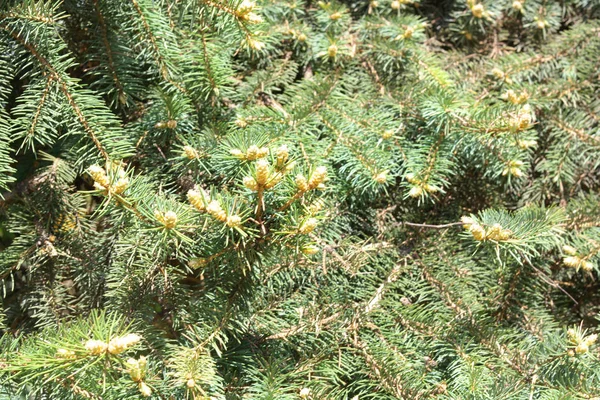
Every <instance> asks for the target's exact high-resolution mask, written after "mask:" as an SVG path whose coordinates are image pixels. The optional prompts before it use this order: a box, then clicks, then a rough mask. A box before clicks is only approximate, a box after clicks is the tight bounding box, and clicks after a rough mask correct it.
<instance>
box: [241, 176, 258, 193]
mask: <svg viewBox="0 0 600 400" xmlns="http://www.w3.org/2000/svg"><path fill="white" fill-rule="evenodd" d="M242 182H243V184H244V186H246V187H247V188H248V189H250V190H253V191H257V190H258V183H256V180H255V179H254V178H253V177H251V176H245V177H244V179H243V181H242Z"/></svg>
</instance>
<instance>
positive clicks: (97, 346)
mask: <svg viewBox="0 0 600 400" xmlns="http://www.w3.org/2000/svg"><path fill="white" fill-rule="evenodd" d="M107 348H108V344H106V343H104V342H103V341H102V340H95V339H90V340H88V341H87V342H85V349H86V350H87V351H88V352H90V353H91V354H94V355H98V354H102V353H104V352H105V351H106V349H107Z"/></svg>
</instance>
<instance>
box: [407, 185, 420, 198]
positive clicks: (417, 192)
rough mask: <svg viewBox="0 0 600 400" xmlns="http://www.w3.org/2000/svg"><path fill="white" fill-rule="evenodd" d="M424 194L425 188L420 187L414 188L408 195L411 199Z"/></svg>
mask: <svg viewBox="0 0 600 400" xmlns="http://www.w3.org/2000/svg"><path fill="white" fill-rule="evenodd" d="M422 194H423V188H421V187H420V186H413V187H412V188H411V189H410V190H409V191H408V195H409V196H410V197H414V198H416V197H419V196H421V195H422Z"/></svg>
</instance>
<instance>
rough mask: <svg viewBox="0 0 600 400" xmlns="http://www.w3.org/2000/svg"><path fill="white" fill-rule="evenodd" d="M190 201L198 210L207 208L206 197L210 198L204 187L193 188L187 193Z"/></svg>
mask: <svg viewBox="0 0 600 400" xmlns="http://www.w3.org/2000/svg"><path fill="white" fill-rule="evenodd" d="M187 198H188V201H189V202H190V204H191V205H192V206H194V207H195V208H196V210H198V211H204V210H206V204H205V202H204V199H206V198H208V196H207V195H206V192H205V191H204V190H203V189H191V190H190V191H188V193H187Z"/></svg>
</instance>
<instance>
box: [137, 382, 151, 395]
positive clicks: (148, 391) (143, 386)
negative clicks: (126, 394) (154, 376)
mask: <svg viewBox="0 0 600 400" xmlns="http://www.w3.org/2000/svg"><path fill="white" fill-rule="evenodd" d="M139 389H140V394H141V395H142V396H144V397H150V396H152V389H150V386H148V385H147V384H146V382H140V385H139Z"/></svg>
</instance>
